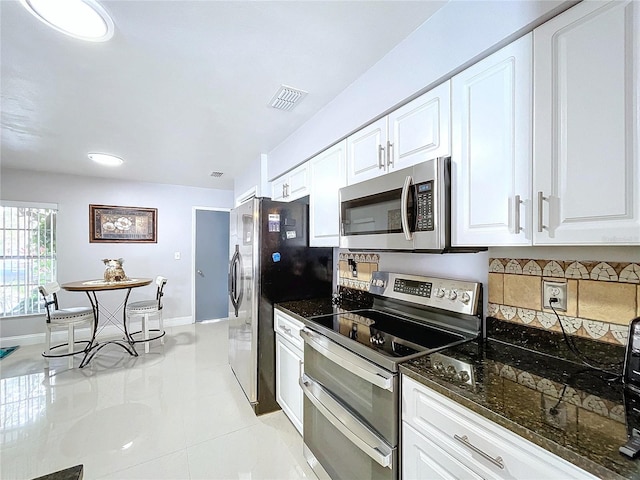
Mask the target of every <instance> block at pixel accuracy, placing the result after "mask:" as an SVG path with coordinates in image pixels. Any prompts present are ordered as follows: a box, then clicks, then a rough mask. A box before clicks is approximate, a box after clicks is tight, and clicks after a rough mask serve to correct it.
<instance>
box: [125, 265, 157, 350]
mask: <svg viewBox="0 0 640 480" xmlns="http://www.w3.org/2000/svg"><path fill="white" fill-rule="evenodd" d="M166 284H167V279H166V278H165V277H161V276H158V277H156V287H157V290H156V298H155V299H152V300H142V301H139V302H132V303H130V304H128V305H127V310H126V312H127V322H129V324H130V323H131V320H132V319H133V318H135V317H142V330H138V331H137V332H132V333H130V334H129V336H130V337H131V341H132V342H133V343H141V342H144V351H145V353H149V342H151V341H152V340H157V339H160V342H161V343H162V344H163V345H164V335H165V331H164V327H163V324H162V296H163V295H164V292H163V289H164V286H165V285H166ZM151 317H158V328H153V329H151V328H149V321H150V318H151ZM149 332H157V333H158V335H155V336H153V337H149ZM139 333H142V334H143V338H142V339H140V340H136V339H135V338H133V335H137V334H139Z"/></svg>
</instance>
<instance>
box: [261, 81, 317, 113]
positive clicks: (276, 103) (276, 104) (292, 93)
mask: <svg viewBox="0 0 640 480" xmlns="http://www.w3.org/2000/svg"><path fill="white" fill-rule="evenodd" d="M307 93H308V92H305V91H304V90H298V89H297V88H293V87H287V86H286V85H282V86H280V90H278V91H277V92H276V94H275V95H274V96H273V98H271V101H270V102H269V105H271V106H272V107H273V108H277V109H278V110H286V111H289V110H293V107H295V106H296V105H297V104H298V103H300V101H301V100H302V99H303V98H304V97H305V95H306V94H307Z"/></svg>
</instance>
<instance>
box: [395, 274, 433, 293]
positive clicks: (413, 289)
mask: <svg viewBox="0 0 640 480" xmlns="http://www.w3.org/2000/svg"><path fill="white" fill-rule="evenodd" d="M393 291H394V292H400V293H406V294H409V295H418V296H420V297H427V298H428V297H430V296H431V284H430V283H429V282H417V281H415V280H409V279H406V278H396V279H395V281H394V282H393Z"/></svg>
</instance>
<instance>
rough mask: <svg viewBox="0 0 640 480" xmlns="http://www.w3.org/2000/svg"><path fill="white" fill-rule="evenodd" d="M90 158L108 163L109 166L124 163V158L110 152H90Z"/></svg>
mask: <svg viewBox="0 0 640 480" xmlns="http://www.w3.org/2000/svg"><path fill="white" fill-rule="evenodd" d="M89 158H90V159H91V160H93V161H94V162H96V163H99V164H100V165H106V166H108V167H117V166H119V165H122V163H123V162H124V160H122V159H121V158H120V157H116V156H114V155H109V154H108V153H90V154H89Z"/></svg>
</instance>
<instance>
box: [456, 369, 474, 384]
mask: <svg viewBox="0 0 640 480" xmlns="http://www.w3.org/2000/svg"><path fill="white" fill-rule="evenodd" d="M458 378H459V379H460V381H462V382H465V383H466V382H468V381H469V379H470V378H471V377H470V376H469V373H468V372H465V371H464V370H461V371H459V372H458Z"/></svg>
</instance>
